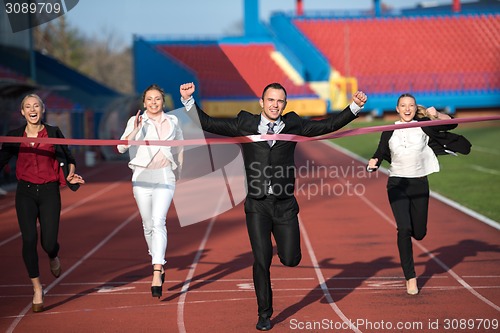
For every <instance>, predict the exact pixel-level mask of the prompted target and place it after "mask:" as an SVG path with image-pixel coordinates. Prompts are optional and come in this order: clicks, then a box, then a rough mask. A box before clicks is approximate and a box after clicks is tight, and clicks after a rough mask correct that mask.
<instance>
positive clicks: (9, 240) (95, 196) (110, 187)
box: [0, 180, 123, 246]
mask: <svg viewBox="0 0 500 333" xmlns="http://www.w3.org/2000/svg"><path fill="white" fill-rule="evenodd" d="M122 182H123V180H120V181H117V182H114V183H113V184H111V185H108V186H106V187H105V188H103V189H101V190H99V191H97V192H95V193H93V194H91V195H89V196H88V197H86V198H84V199H82V200H79V201H77V202H75V203H74V204H72V205H70V206H68V207H66V208H64V209H63V210H61V216H62V215H63V214H65V213H67V212H69V211H72V210H73V209H75V208H77V207H80V206H81V205H83V204H86V203H87V202H89V201H91V200H93V199H95V198H97V197H98V196H100V195H102V194H104V193H106V192H109V191H111V190H112V189H114V188H115V187H117V186H118V185H120V184H121V183H122ZM19 236H21V233H20V232H18V233H17V234H15V235H13V236H11V237H9V238H7V239H4V240H3V241H1V242H0V246H3V245H5V244H7V243H9V242H11V241H13V240H14V239H16V238H18V237H19Z"/></svg>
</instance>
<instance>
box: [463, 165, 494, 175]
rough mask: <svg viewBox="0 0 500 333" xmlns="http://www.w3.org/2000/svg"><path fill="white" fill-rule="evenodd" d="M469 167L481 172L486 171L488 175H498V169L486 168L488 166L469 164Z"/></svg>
mask: <svg viewBox="0 0 500 333" xmlns="http://www.w3.org/2000/svg"><path fill="white" fill-rule="evenodd" d="M469 168H471V169H472V170H476V171H479V172H482V173H488V174H490V175H495V176H500V171H498V170H495V169H488V168H485V167H482V166H480V165H476V164H470V165H469Z"/></svg>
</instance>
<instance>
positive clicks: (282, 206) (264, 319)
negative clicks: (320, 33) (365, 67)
mask: <svg viewBox="0 0 500 333" xmlns="http://www.w3.org/2000/svg"><path fill="white" fill-rule="evenodd" d="M194 91H195V85H194V84H193V83H186V84H183V85H181V86H180V93H181V97H182V98H181V101H182V102H183V104H184V106H185V107H186V110H187V111H188V112H189V111H190V110H191V109H193V108H194V109H195V110H196V112H197V113H198V117H199V120H200V124H201V127H202V128H203V130H205V131H207V132H211V133H214V134H219V135H224V136H231V137H236V136H245V135H255V134H278V133H282V134H285V133H286V134H296V135H302V136H308V137H313V136H318V135H322V134H327V133H330V132H333V131H336V130H338V129H340V128H342V127H343V126H345V125H347V124H348V123H349V122H351V121H352V120H354V119H355V118H356V117H357V113H358V112H359V110H360V109H361V108H362V107H363V106H364V104H365V103H366V100H367V97H366V95H365V94H364V93H363V92H361V91H358V92H356V94H354V96H353V102H352V103H351V104H350V106H348V107H346V108H345V109H344V110H343V111H342V112H341V113H339V114H336V115H330V116H328V117H327V118H325V119H322V120H316V121H314V120H307V119H303V118H301V117H299V116H298V115H297V114H296V113H295V112H289V113H286V114H284V115H282V113H283V111H284V110H285V107H286V103H287V101H286V98H287V95H286V90H285V88H284V87H283V86H282V85H281V84H279V83H271V84H269V85H267V86H266V87H265V88H264V91H263V93H262V97H261V99H260V106H261V108H262V112H261V114H260V115H254V114H251V113H249V112H247V111H241V112H240V113H239V114H238V116H237V117H236V118H232V119H220V118H212V117H210V116H208V115H207V114H206V113H205V112H203V110H201V109H200V108H199V107H198V105H197V104H196V103H195V102H194V98H193V97H192V95H193V93H194ZM296 145H297V143H296V142H292V141H272V140H270V141H267V142H266V141H261V142H252V143H245V144H242V151H243V159H244V163H245V172H246V180H247V189H248V193H247V198H246V201H245V213H246V224H247V229H248V235H249V237H250V243H251V245H252V253H253V256H254V264H253V281H254V287H255V293H256V296H257V304H258V314H259V319H258V322H257V325H256V328H257V329H258V330H261V331H267V330H270V329H271V321H270V318H271V315H272V313H273V307H272V290H271V276H270V267H271V260H272V256H273V248H272V242H271V234H273V236H274V239H275V241H276V246H277V248H278V257H279V258H280V261H281V263H282V264H283V265H285V266H290V267H294V266H297V265H298V264H299V262H300V260H301V258H302V254H301V251H300V232H299V222H298V216H297V214H298V212H299V206H298V204H297V200H296V199H295V196H294V185H295V161H294V152H295V146H296Z"/></svg>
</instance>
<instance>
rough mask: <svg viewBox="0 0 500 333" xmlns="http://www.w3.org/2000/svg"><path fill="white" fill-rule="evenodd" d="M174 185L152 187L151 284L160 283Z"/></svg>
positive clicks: (156, 284)
mask: <svg viewBox="0 0 500 333" xmlns="http://www.w3.org/2000/svg"><path fill="white" fill-rule="evenodd" d="M174 190H175V185H158V186H157V187H155V188H154V189H153V202H152V214H151V220H152V224H153V226H152V235H151V248H150V251H151V262H152V264H153V269H154V274H153V282H152V285H153V286H160V285H161V284H162V280H161V277H162V274H163V265H164V264H165V262H166V261H165V252H166V250H167V242H168V239H167V227H166V216H167V212H168V209H169V207H170V204H171V202H172V199H173V197H174Z"/></svg>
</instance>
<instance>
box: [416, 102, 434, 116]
mask: <svg viewBox="0 0 500 333" xmlns="http://www.w3.org/2000/svg"><path fill="white" fill-rule="evenodd" d="M415 116H416V117H417V118H429V119H431V120H436V119H438V117H433V116H431V115H430V114H428V113H427V108H426V107H425V106H423V105H420V104H418V105H417V112H416V114H415Z"/></svg>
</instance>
